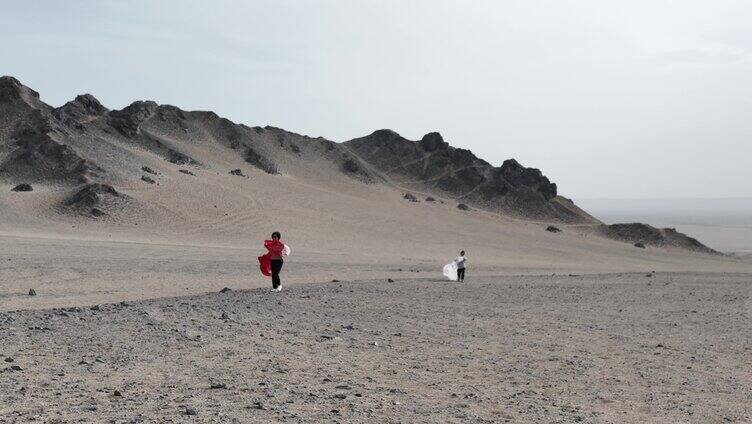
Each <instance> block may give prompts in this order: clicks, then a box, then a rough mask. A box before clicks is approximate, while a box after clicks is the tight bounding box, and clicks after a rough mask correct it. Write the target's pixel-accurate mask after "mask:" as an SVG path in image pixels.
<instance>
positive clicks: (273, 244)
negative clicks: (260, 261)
mask: <svg viewBox="0 0 752 424" xmlns="http://www.w3.org/2000/svg"><path fill="white" fill-rule="evenodd" d="M264 247H266V250H268V251H269V253H271V254H272V256H279V257H282V251H283V250H285V244H284V243H282V242H281V241H279V240H264Z"/></svg>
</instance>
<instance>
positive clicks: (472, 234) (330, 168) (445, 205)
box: [0, 77, 704, 258]
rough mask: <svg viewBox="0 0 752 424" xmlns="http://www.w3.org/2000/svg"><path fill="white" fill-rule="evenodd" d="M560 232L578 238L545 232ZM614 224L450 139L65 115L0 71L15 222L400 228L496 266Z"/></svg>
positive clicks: (143, 231)
mask: <svg viewBox="0 0 752 424" xmlns="http://www.w3.org/2000/svg"><path fill="white" fill-rule="evenodd" d="M20 184H26V185H28V186H23V187H21V186H19V185H20ZM28 190H30V191H28ZM408 193H409V194H410V195H411V196H407V194H408ZM416 194H417V195H418V196H415V195H416ZM403 196H406V197H408V199H411V200H413V201H408V200H405V199H403ZM429 197H430V199H428V198H429ZM458 206H463V207H462V208H458ZM550 223H555V224H557V225H559V226H563V227H564V228H565V233H566V234H560V235H558V236H554V237H557V238H554V239H551V237H552V235H551V234H539V230H540V227H541V225H543V228H545V225H547V224H550ZM570 225H571V228H570V227H568V226H570ZM600 225H601V223H600V222H598V221H597V220H596V219H594V218H592V217H591V216H590V215H588V214H587V213H586V212H584V211H582V210H581V209H580V208H578V207H577V206H576V205H574V203H572V202H571V201H570V200H568V199H566V198H563V197H561V196H560V195H559V194H558V188H557V186H556V184H554V183H552V182H551V181H550V180H549V179H548V178H547V177H546V176H544V175H543V174H542V172H541V171H539V170H537V169H534V168H526V167H524V166H522V165H520V164H519V163H518V162H517V161H515V160H514V159H510V160H507V161H505V162H504V163H503V164H502V166H500V167H494V166H492V165H490V164H489V163H488V162H486V161H484V160H482V159H479V158H477V157H476V156H475V155H473V154H472V152H470V151H468V150H464V149H458V148H454V147H452V146H450V145H449V144H448V143H446V142H445V141H444V140H443V138H442V137H441V135H440V134H438V133H429V134H427V135H426V136H424V137H423V138H422V139H421V140H419V141H411V140H407V139H405V138H403V137H401V136H399V135H398V134H397V133H395V132H393V131H390V130H379V131H376V132H374V133H372V134H370V135H368V136H366V137H362V138H358V139H354V140H350V141H347V142H344V143H335V142H333V141H330V140H326V139H324V138H321V137H317V138H312V137H308V136H304V135H300V134H295V133H292V132H289V131H285V130H282V129H280V128H275V127H270V126H266V127H249V126H246V125H243V124H235V123H233V122H231V121H229V120H227V119H225V118H221V117H219V116H217V115H216V114H215V113H213V112H205V111H183V110H181V109H179V108H177V107H174V106H169V105H159V104H157V103H155V102H152V101H136V102H134V103H132V104H131V105H129V106H127V107H125V108H123V109H122V110H109V109H108V108H106V107H105V106H103V105H102V104H101V103H100V102H99V101H98V100H97V99H96V98H95V97H94V96H92V95H90V94H83V95H79V96H77V97H76V98H75V99H74V100H72V101H70V102H68V103H66V104H65V105H63V106H61V107H58V108H54V107H51V106H49V105H47V104H45V103H44V102H42V101H41V100H40V97H39V94H38V93H37V92H35V91H34V90H32V89H30V88H28V87H26V86H24V85H23V84H21V83H20V82H19V81H18V80H16V79H15V78H12V77H2V78H0V226H4V227H6V228H12V229H23V228H28V229H35V231H42V232H45V231H46V232H49V231H53V230H54V231H56V232H59V231H65V232H70V231H73V230H72V229H75V232H76V233H77V234H82V233H85V232H87V231H89V232H91V233H94V234H102V233H106V234H110V235H109V236H111V234H115V233H119V234H121V235H123V237H131V236H133V235H134V234H139V236H138V237H142V236H149V237H160V238H162V239H165V238H171V239H182V240H184V239H186V238H187V239H190V240H197V239H200V240H204V241H209V242H214V243H216V242H221V243H223V244H239V243H242V241H243V240H247V239H248V238H257V237H263V236H264V235H266V234H267V233H268V232H269V229H270V228H279V229H281V228H285V229H287V230H291V231H294V233H295V234H296V236H298V237H300V238H301V241H302V243H304V244H306V245H309V246H310V247H311V248H322V247H326V248H333V249H338V248H339V246H342V245H343V243H341V242H342V241H346V242H348V243H353V245H355V246H359V249H360V250H361V252H363V253H364V254H365V252H370V254H384V252H383V250H384V248H395V247H396V248H398V249H399V248H402V247H404V243H397V242H396V240H395V235H399V237H400V238H404V239H405V242H406V243H408V244H409V245H411V246H421V248H424V249H425V250H426V256H429V255H428V252H429V251H431V252H434V253H435V252H438V251H443V249H444V248H445V246H446V247H449V246H450V245H452V244H455V243H461V244H462V245H464V246H471V245H477V246H484V249H486V252H488V253H487V255H488V257H489V258H492V257H494V255H496V253H498V252H499V245H500V244H503V243H504V242H505V240H504V239H503V237H509V238H511V239H513V240H517V241H516V242H515V246H516V248H517V249H521V250H525V248H524V246H527V247H529V248H530V249H532V250H530V251H531V252H533V251H535V249H540V248H541V247H542V245H541V243H543V244H545V243H553V245H554V246H558V247H555V250H556V249H558V250H561V251H566V250H567V249H570V250H572V249H573V250H574V251H578V249H585V247H584V246H586V245H587V244H588V243H589V241H587V240H586V238H587V237H590V236H591V235H596V236H598V237H603V236H605V238H604V239H603V241H604V242H605V243H612V242H610V241H608V239H609V237H610V238H618V237H613V234H612V233H609V232H607V231H605V232H604V231H598V229H599V228H600V227H599V226H600ZM460 228H463V229H464V230H461V231H459V230H457V229H460ZM531 229H532V230H531ZM658 234H659V235H660V234H668V232H665V231H663V232H660V231H659V232H658ZM672 234H673V233H672ZM109 236H108V237H109ZM676 240H680V241H682V240H685V239H684V238H681V237H675V236H673V235H672V237H666V238H665V240H658V241H656V242H654V243H652V246H654V247H661V248H671V247H681V248H685V247H687V246H686V243H683V242H682V243H675V242H674V241H676ZM624 241H631V240H624ZM651 241H652V239H651ZM360 246H362V247H360ZM700 246H701V245H700ZM627 247H628V248H630V249H633V247H632V246H631V245H629V246H621V247H620V249H622V248H627ZM692 247H693V249H692V250H696V251H704V250H703V249H702V248H696V247H697V246H694V245H693V246H692ZM703 247H704V246H703ZM411 249H413V251H415V248H414V247H412V248H411ZM545 249H548V247H546V248H544V250H545ZM345 250H351V249H345ZM454 250H456V248H454V247H452V248H451V251H452V252H453V251H454ZM617 250H618V249H617ZM494 252H496V253H494ZM434 253H431V255H432V254H434Z"/></svg>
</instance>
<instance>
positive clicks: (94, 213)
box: [91, 208, 105, 217]
mask: <svg viewBox="0 0 752 424" xmlns="http://www.w3.org/2000/svg"><path fill="white" fill-rule="evenodd" d="M91 215H92V216H96V217H100V216H104V215H105V213H104V212H103V211H102V210H101V209H98V208H92V209H91Z"/></svg>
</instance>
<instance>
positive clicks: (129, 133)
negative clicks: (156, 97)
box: [109, 101, 157, 138]
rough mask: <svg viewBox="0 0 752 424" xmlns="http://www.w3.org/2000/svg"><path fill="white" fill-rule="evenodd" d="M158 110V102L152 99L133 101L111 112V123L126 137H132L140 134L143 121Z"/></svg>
mask: <svg viewBox="0 0 752 424" xmlns="http://www.w3.org/2000/svg"><path fill="white" fill-rule="evenodd" d="M156 110H157V104H156V103H154V102H152V101H137V102H133V103H131V104H130V105H128V106H127V107H125V108H124V109H122V110H113V111H112V112H110V114H109V123H110V126H111V127H112V128H115V129H116V130H117V131H118V132H120V134H122V135H123V136H124V137H128V138H132V137H135V136H136V135H138V133H139V127H140V126H141V123H142V122H144V121H146V120H147V119H149V118H150V117H151V116H152V115H153V114H154V112H155V111H156Z"/></svg>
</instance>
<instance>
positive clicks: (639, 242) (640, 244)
mask: <svg viewBox="0 0 752 424" xmlns="http://www.w3.org/2000/svg"><path fill="white" fill-rule="evenodd" d="M634 247H639V248H640V249H644V248H645V243H643V242H641V241H638V242H637V243H635V244H634Z"/></svg>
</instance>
